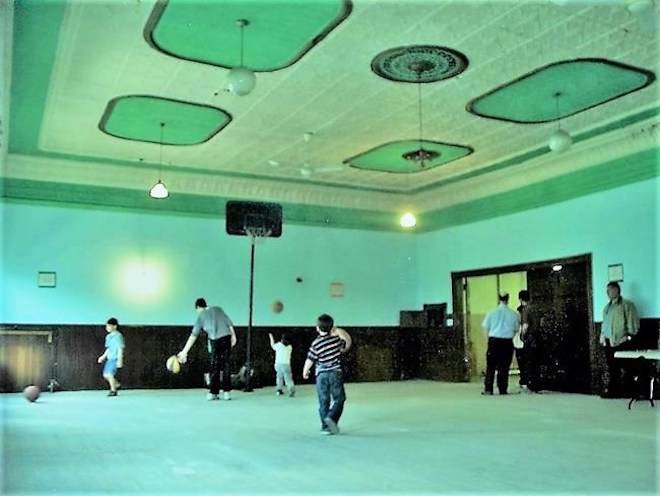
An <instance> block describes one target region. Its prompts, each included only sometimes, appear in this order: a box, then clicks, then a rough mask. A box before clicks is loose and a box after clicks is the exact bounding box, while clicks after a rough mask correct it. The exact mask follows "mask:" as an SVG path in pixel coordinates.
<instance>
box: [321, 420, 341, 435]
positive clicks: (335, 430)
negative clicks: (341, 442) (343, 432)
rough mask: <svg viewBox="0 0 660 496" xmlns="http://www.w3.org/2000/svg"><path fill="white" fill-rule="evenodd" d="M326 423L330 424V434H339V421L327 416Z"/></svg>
mask: <svg viewBox="0 0 660 496" xmlns="http://www.w3.org/2000/svg"><path fill="white" fill-rule="evenodd" d="M323 421H324V422H325V425H327V426H328V431H330V434H339V426H338V425H337V422H335V421H334V420H332V419H331V418H330V417H326V418H325V419H324V420H323Z"/></svg>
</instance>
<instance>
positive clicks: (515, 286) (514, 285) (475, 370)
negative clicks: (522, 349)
mask: <svg viewBox="0 0 660 496" xmlns="http://www.w3.org/2000/svg"><path fill="white" fill-rule="evenodd" d="M526 288H527V272H525V271H518V272H503V273H501V274H499V273H496V274H489V275H483V276H471V277H466V278H465V281H464V284H463V291H464V293H465V297H464V300H465V313H466V318H465V322H466V324H467V326H466V327H467V329H466V333H467V344H468V350H469V354H470V356H469V361H470V376H471V377H473V378H479V377H483V376H484V374H485V372H486V350H487V348H488V337H487V336H486V333H485V331H484V330H483V328H482V327H481V324H482V322H483V321H484V318H486V315H487V314H488V312H490V311H491V310H492V309H493V308H495V307H496V306H497V304H498V295H499V294H500V293H503V292H507V293H509V294H510V295H511V301H510V303H509V304H510V306H511V307H512V308H515V307H516V301H517V300H516V297H517V295H518V292H519V291H521V290H523V289H526ZM517 367H518V365H517V363H515V358H514V363H513V368H514V369H517Z"/></svg>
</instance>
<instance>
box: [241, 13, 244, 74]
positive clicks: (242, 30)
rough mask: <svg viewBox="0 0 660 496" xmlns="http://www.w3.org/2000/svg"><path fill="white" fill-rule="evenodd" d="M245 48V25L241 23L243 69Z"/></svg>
mask: <svg viewBox="0 0 660 496" xmlns="http://www.w3.org/2000/svg"><path fill="white" fill-rule="evenodd" d="M244 46H245V24H243V23H241V67H243V49H244Z"/></svg>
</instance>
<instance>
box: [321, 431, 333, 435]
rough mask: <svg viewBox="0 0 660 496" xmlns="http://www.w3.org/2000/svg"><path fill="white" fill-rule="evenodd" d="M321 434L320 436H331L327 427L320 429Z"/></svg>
mask: <svg viewBox="0 0 660 496" xmlns="http://www.w3.org/2000/svg"><path fill="white" fill-rule="evenodd" d="M321 435H322V436H332V432H330V431H329V430H328V429H321Z"/></svg>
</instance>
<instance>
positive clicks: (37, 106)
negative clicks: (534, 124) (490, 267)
mask: <svg viewBox="0 0 660 496" xmlns="http://www.w3.org/2000/svg"><path fill="white" fill-rule="evenodd" d="M64 5H65V1H64V0H49V1H41V0H23V1H21V2H17V3H16V8H15V20H14V23H15V24H14V33H15V40H14V46H13V69H12V70H13V72H12V82H13V84H12V90H11V92H12V93H11V96H12V99H11V109H10V110H11V117H12V118H11V122H10V126H11V128H10V142H9V150H10V153H15V154H24V155H34V156H39V157H45V158H57V159H67V160H72V161H94V162H95V163H98V164H99V166H100V167H103V165H104V164H111V165H121V166H126V167H128V168H129V169H127V170H130V168H132V167H134V166H135V163H134V162H131V161H126V160H114V159H104V158H100V157H90V156H82V155H73V154H62V153H54V152H46V151H43V150H40V149H39V147H38V142H39V133H40V128H41V122H42V119H43V113H44V107H45V103H46V97H47V92H48V86H49V81H50V74H51V70H52V66H53V61H54V58H55V51H56V48H57V40H58V34H59V27H60V23H61V21H62V18H63V14H64ZM617 80H618V81H619V82H621V81H624V80H625V81H628V87H630V84H629V83H630V82H631V81H632V82H633V83H634V82H635V81H638V82H639V80H638V79H634V78H633V79H628V74H626V77H624V78H623V79H617ZM585 84H590V83H589V81H586V82H585ZM624 86H625V85H623V86H618V87H619V88H623V87H624ZM598 91H600V90H599V89H598V88H597V91H596V93H597V94H598V95H601V96H600V97H599V98H601V97H602V94H601V93H598ZM608 91H609V92H610V93H609V94H614V93H616V91H614V90H612V88H610V89H609V90H608ZM580 98H581V99H578V100H576V101H575V102H574V103H576V107H575V108H579V106H580V105H585V104H588V103H589V101H590V100H588V99H583V97H580ZM547 111H548V110H547V108H546V109H545V110H544V109H543V108H537V109H536V110H535V112H537V116H538V115H541V114H542V113H543V112H546V114H547ZM658 115H660V107H656V108H653V109H649V110H646V111H643V112H639V113H637V114H635V115H631V116H628V117H626V118H623V119H620V120H618V121H616V122H611V123H609V124H607V125H604V126H600V127H598V128H596V129H592V130H590V131H587V132H584V133H580V134H576V135H575V136H573V138H574V141H575V142H580V141H584V140H588V139H591V138H594V137H596V136H599V135H601V134H603V133H606V132H610V131H614V130H616V129H620V128H623V127H626V126H628V125H631V124H634V123H636V122H640V121H643V120H646V119H649V118H652V117H657V116H658ZM141 125H142V126H146V124H144V123H143V124H141ZM147 127H148V126H147ZM149 129H150V131H149V133H151V127H150V128H149ZM149 133H145V132H144V130H142V131H139V132H136V134H138V135H141V136H142V137H145V136H146V137H150V138H153V135H149ZM166 136H167V133H166ZM547 152H548V150H547V147H545V146H540V147H539V148H537V149H535V150H532V151H530V152H527V153H525V154H521V155H519V156H517V157H513V158H510V159H507V160H504V161H501V162H498V163H496V164H492V165H490V166H488V167H485V168H482V169H480V170H477V171H470V172H466V173H464V174H462V175H458V176H455V177H452V178H449V179H444V180H441V181H439V182H437V183H435V184H433V185H430V186H426V187H423V188H417V189H416V190H414V191H413V192H421V191H429V190H433V189H434V188H437V187H439V186H445V185H448V184H452V183H456V182H459V181H462V180H465V179H468V178H471V177H475V176H478V175H481V174H486V173H489V172H493V171H496V170H502V169H505V168H508V167H512V166H515V165H517V164H520V163H523V162H525V161H527V160H531V159H533V158H536V157H538V156H541V155H543V154H545V153H547ZM144 167H151V168H154V169H155V168H157V167H158V165H157V164H144ZM164 169H165V170H173V171H189V172H194V173H198V174H205V175H210V176H227V177H254V178H257V177H259V176H254V175H247V174H241V173H238V172H236V173H234V172H220V171H213V170H208V169H200V168H189V167H184V166H177V165H174V166H165V167H164ZM657 175H658V150H657V149H654V150H651V151H648V152H645V153H644V154H638V155H637V156H634V157H628V158H624V159H620V160H617V161H613V162H611V163H608V164H602V165H600V166H597V167H592V168H590V169H587V170H584V171H580V172H577V173H574V174H569V175H567V176H563V177H559V178H555V179H552V180H550V181H546V182H543V183H541V184H537V185H531V186H528V187H524V188H520V189H518V190H514V191H510V192H507V193H503V194H501V195H496V196H494V197H489V198H485V199H482V200H478V201H475V202H469V203H465V204H462V205H456V206H454V207H450V208H448V209H443V210H440V211H437V212H432V213H429V214H425V215H423V216H422V217H421V219H419V223H418V226H419V230H418V231H419V232H422V231H428V230H432V229H436V228H439V227H443V226H447V225H456V224H461V223H465V222H473V221H476V220H481V219H484V218H488V217H493V216H497V215H505V214H506V213H511V212H515V211H520V210H523V209H525V208H534V207H537V206H541V205H545V204H551V203H555V202H558V201H563V200H566V199H570V198H574V197H577V196H580V195H584V194H588V193H591V192H594V191H599V190H603V189H608V188H613V187H616V186H620V185H623V184H627V183H630V182H634V181H639V180H643V179H645V178H647V177H653V176H657ZM268 180H270V181H282V182H288V183H297V182H299V183H305V184H308V182H307V181H306V180H304V179H300V180H296V179H277V178H272V177H269V178H268ZM2 186H3V189H2V196H3V197H4V198H7V199H10V200H15V201H41V202H46V203H52V202H57V203H65V204H69V205H83V206H100V207H104V208H115V207H116V208H128V209H135V210H139V211H163V212H170V213H181V214H186V215H213V216H217V215H219V213H220V212H222V211H223V209H224V201H225V199H223V198H211V197H204V196H196V195H178V194H174V195H172V197H171V198H170V199H169V200H168V201H166V202H153V201H149V199H148V198H147V196H146V194H144V193H142V192H140V191H135V190H122V189H109V188H103V187H86V186H85V187H83V186H77V185H72V184H57V183H46V182H39V181H24V180H16V179H11V180H6V181H4V182H3V185H2ZM337 187H338V188H341V189H354V190H356V191H357V192H359V191H369V190H378V191H383V190H379V189H378V188H364V187H351V186H346V185H341V186H339V185H338V186H337ZM387 192H388V193H390V194H392V195H393V196H396V195H398V196H400V195H401V193H398V192H392V191H387ZM285 216H286V217H287V219H288V221H289V222H293V223H308V224H318V225H333V226H338V227H349V228H366V229H382V230H396V229H398V228H397V223H396V218H395V214H391V213H383V212H374V211H365V210H359V211H356V210H350V209H341V208H324V207H307V206H302V205H299V206H296V205H288V206H285Z"/></svg>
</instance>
